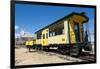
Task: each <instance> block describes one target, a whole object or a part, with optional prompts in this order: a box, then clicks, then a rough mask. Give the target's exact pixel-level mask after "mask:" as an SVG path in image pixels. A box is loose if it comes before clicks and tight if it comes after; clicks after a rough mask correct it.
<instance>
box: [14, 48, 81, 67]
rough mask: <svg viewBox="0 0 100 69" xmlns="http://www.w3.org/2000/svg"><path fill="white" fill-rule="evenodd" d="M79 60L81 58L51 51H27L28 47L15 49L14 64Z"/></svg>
mask: <svg viewBox="0 0 100 69" xmlns="http://www.w3.org/2000/svg"><path fill="white" fill-rule="evenodd" d="M80 61H82V60H81V59H76V58H72V57H69V56H64V55H60V54H57V53H52V52H44V51H41V52H37V51H35V50H32V52H28V49H26V48H19V49H15V65H33V64H49V63H69V62H80Z"/></svg>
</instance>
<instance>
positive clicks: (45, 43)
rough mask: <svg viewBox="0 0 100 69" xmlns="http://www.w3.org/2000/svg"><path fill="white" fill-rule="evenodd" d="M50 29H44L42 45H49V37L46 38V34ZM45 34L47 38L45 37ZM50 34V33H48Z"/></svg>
mask: <svg viewBox="0 0 100 69" xmlns="http://www.w3.org/2000/svg"><path fill="white" fill-rule="evenodd" d="M48 32H49V30H48V29H44V30H43V31H42V39H41V43H42V46H47V45H48V38H46V34H48ZM43 35H44V37H45V38H43ZM48 36H49V34H48Z"/></svg>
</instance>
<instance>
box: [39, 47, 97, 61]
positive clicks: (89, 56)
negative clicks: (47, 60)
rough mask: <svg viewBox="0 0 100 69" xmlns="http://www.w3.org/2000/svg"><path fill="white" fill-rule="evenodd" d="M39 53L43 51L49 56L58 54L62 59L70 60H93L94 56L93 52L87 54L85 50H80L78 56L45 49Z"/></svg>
mask: <svg viewBox="0 0 100 69" xmlns="http://www.w3.org/2000/svg"><path fill="white" fill-rule="evenodd" d="M40 53H41V54H43V53H45V54H46V55H50V56H53V55H54V56H55V55H56V56H58V57H60V58H62V59H65V60H72V61H78V60H79V61H95V56H94V55H93V54H89V53H87V52H82V54H81V55H80V56H79V57H75V56H70V55H69V54H63V53H61V52H59V51H57V50H52V49H50V50H45V51H42V52H40Z"/></svg>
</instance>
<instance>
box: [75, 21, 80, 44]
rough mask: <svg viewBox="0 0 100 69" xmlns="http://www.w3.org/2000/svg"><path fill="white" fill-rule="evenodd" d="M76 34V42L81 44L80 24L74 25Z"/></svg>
mask: <svg viewBox="0 0 100 69" xmlns="http://www.w3.org/2000/svg"><path fill="white" fill-rule="evenodd" d="M74 33H75V38H76V42H80V29H79V23H75V24H74Z"/></svg>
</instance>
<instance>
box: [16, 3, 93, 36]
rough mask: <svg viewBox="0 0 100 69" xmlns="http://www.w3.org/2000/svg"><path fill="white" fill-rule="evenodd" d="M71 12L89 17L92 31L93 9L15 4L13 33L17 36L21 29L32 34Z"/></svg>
mask: <svg viewBox="0 0 100 69" xmlns="http://www.w3.org/2000/svg"><path fill="white" fill-rule="evenodd" d="M71 12H79V13H81V12H86V16H88V17H89V22H88V23H89V28H90V31H93V30H94V8H80V7H67V6H66V7H62V6H46V5H29V4H16V5H15V32H16V34H19V32H20V29H22V28H23V29H24V30H25V31H26V32H29V33H32V34H34V32H36V31H38V30H39V29H41V28H43V27H45V26H47V25H49V24H51V23H52V22H54V21H56V20H58V19H60V18H62V17H64V16H65V15H68V14H70V13H71Z"/></svg>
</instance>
